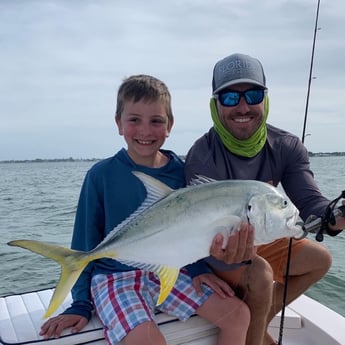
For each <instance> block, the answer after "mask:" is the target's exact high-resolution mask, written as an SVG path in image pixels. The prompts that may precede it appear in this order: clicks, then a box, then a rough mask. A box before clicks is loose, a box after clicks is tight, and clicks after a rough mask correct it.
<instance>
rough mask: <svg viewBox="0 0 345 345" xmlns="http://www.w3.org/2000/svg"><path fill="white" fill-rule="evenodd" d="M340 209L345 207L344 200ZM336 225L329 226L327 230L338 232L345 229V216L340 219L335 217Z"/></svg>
mask: <svg viewBox="0 0 345 345" xmlns="http://www.w3.org/2000/svg"><path fill="white" fill-rule="evenodd" d="M342 204H343V206H342V208H343V207H344V206H345V200H343V201H342ZM343 213H344V212H343ZM335 220H336V223H335V224H334V225H331V224H329V225H328V229H329V230H334V231H339V230H344V229H345V216H342V217H339V216H338V217H337V218H336V219H335Z"/></svg>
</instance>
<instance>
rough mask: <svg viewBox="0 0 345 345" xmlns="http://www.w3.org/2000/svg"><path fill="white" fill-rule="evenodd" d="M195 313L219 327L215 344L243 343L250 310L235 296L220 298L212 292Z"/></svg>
mask: <svg viewBox="0 0 345 345" xmlns="http://www.w3.org/2000/svg"><path fill="white" fill-rule="evenodd" d="M196 313H197V314H198V315H200V316H201V317H203V318H204V319H206V320H208V321H210V322H211V323H212V324H214V325H216V326H217V327H218V328H219V334H218V337H217V343H216V345H228V344H236V345H245V343H246V337H247V330H248V326H249V322H250V312H249V308H248V306H247V305H246V304H245V303H244V302H243V301H241V300H240V299H238V298H237V297H236V296H234V297H226V298H221V297H220V296H219V295H218V294H216V293H213V295H211V296H210V297H209V298H208V299H207V301H206V302H205V303H204V304H203V305H202V306H201V307H199V308H198V309H197V310H196Z"/></svg>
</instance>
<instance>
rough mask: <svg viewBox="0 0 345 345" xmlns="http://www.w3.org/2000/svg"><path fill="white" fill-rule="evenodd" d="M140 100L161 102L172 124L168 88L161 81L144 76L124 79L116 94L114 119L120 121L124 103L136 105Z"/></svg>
mask: <svg viewBox="0 0 345 345" xmlns="http://www.w3.org/2000/svg"><path fill="white" fill-rule="evenodd" d="M141 100H143V101H144V102H157V101H160V102H162V104H164V105H165V109H166V112H167V115H168V120H169V123H170V124H171V123H173V113H172V109H171V95H170V92H169V90H168V87H167V86H166V85H165V84H164V83H163V82H162V81H161V80H159V79H157V78H155V77H152V76H149V75H145V74H139V75H133V76H131V77H128V78H126V79H124V81H123V82H122V84H121V85H120V87H119V90H118V93H117V105H116V112H115V119H116V120H120V119H121V114H122V112H123V108H124V103H125V102H128V101H132V102H134V103H136V102H139V101H141Z"/></svg>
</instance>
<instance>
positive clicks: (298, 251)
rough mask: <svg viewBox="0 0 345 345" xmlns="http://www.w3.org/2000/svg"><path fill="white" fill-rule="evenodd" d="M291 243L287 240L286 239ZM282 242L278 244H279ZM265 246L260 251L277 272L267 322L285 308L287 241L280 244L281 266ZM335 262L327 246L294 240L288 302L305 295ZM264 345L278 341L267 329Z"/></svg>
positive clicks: (309, 241) (274, 271) (275, 272)
mask: <svg viewBox="0 0 345 345" xmlns="http://www.w3.org/2000/svg"><path fill="white" fill-rule="evenodd" d="M286 243H287V244H288V242H286ZM278 246H279V245H278ZM269 252H270V250H268V251H266V250H265V246H263V248H259V249H258V254H259V255H262V256H263V257H264V258H265V259H266V260H267V261H268V262H270V263H271V265H272V268H273V274H274V280H275V283H274V287H273V299H272V305H271V309H270V312H269V314H268V318H267V325H268V324H269V322H270V321H271V320H272V319H273V317H274V316H275V315H276V314H277V313H278V312H279V311H281V309H282V302H283V293H284V280H285V274H286V260H287V245H285V247H284V246H283V247H281V248H280V253H281V254H280V258H279V261H280V263H279V266H278V265H277V257H276V258H274V256H275V255H272V256H271V255H269ZM331 264H332V257H331V255H330V253H329V252H328V250H327V249H326V248H324V247H323V246H322V245H320V244H319V243H317V242H314V241H311V240H303V242H300V243H299V242H297V241H293V250H292V255H291V262H290V268H289V278H288V290H287V296H286V304H289V303H290V302H292V301H293V300H295V299H296V298H297V297H299V296H300V295H302V294H303V293H304V292H305V291H306V290H307V289H308V288H309V287H310V286H312V285H313V284H315V283H316V282H317V281H319V280H320V279H322V278H323V277H324V275H325V274H326V273H327V271H328V270H329V268H330V266H331ZM263 344H264V345H271V344H275V342H274V340H273V338H272V337H271V336H270V335H269V334H268V333H266V336H265V340H264V343H263Z"/></svg>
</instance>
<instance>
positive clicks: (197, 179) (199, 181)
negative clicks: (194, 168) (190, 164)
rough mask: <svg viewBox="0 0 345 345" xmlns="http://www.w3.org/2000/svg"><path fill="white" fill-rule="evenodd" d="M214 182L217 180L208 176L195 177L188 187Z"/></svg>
mask: <svg viewBox="0 0 345 345" xmlns="http://www.w3.org/2000/svg"><path fill="white" fill-rule="evenodd" d="M214 181H217V180H215V179H213V178H210V177H207V176H203V175H195V177H194V178H192V179H191V180H190V182H189V184H188V187H189V186H197V185H199V184H204V183H210V182H214Z"/></svg>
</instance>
